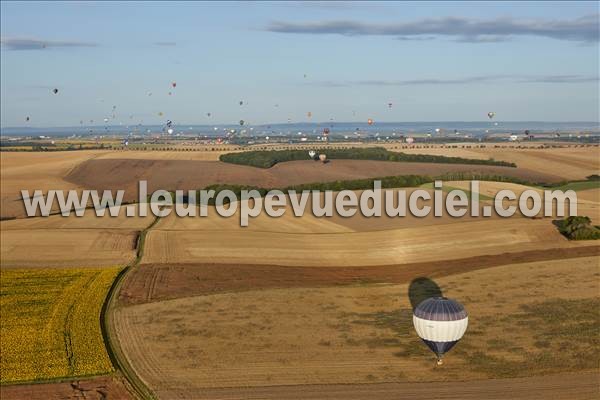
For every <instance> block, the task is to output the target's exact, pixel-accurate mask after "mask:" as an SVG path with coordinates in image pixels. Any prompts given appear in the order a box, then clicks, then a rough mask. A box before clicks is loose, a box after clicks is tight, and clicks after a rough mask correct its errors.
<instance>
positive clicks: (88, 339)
mask: <svg viewBox="0 0 600 400" xmlns="http://www.w3.org/2000/svg"><path fill="white" fill-rule="evenodd" d="M120 269H121V267H110V268H76V269H8V270H2V271H0V287H1V288H0V294H1V295H0V334H1V336H0V337H1V338H2V339H1V341H0V382H2V383H8V382H18V381H35V380H45V379H53V378H61V377H70V376H85V375H97V374H105V373H109V372H111V371H113V367H112V364H111V362H110V359H109V357H108V354H107V353H106V349H105V347H104V340H103V338H102V333H101V330H100V310H101V308H102V304H103V303H104V299H105V297H106V294H107V292H108V289H109V288H110V285H111V284H112V282H113V280H114V279H115V277H116V275H117V274H118V273H119V271H120Z"/></svg>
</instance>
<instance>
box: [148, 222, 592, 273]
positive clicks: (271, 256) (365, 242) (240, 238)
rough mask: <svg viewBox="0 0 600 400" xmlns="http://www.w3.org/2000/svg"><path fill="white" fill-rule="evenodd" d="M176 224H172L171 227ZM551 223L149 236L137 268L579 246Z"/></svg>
mask: <svg viewBox="0 0 600 400" xmlns="http://www.w3.org/2000/svg"><path fill="white" fill-rule="evenodd" d="M178 221H179V219H175V223H177V222H178ZM582 245H583V244H582V243H576V242H569V241H568V240H567V239H565V238H564V237H563V236H562V235H560V234H559V233H558V231H557V229H556V228H555V227H554V226H553V225H552V223H551V222H550V221H549V220H532V219H524V218H509V219H490V220H484V219H481V220H479V221H473V222H469V223H464V224H447V225H431V226H424V227H409V228H405V229H393V230H383V231H373V232H339V233H320V234H315V233H289V232H257V231H253V230H244V229H242V228H239V229H238V230H236V231H203V230H198V231H195V230H190V229H185V230H173V228H172V226H171V228H170V229H167V230H162V229H153V230H151V231H150V232H149V234H148V236H147V238H146V250H145V253H144V257H143V259H142V262H143V263H151V264H157V263H158V264H165V263H176V264H180V263H221V264H237V263H239V264H256V263H260V264H271V265H289V266H313V267H330V266H331V267H334V266H369V265H373V266H374V265H390V264H403V263H410V262H415V261H417V260H418V261H436V260H445V259H458V258H464V257H473V256H477V255H485V254H500V253H505V252H507V251H510V250H511V249H514V250H515V251H524V250H538V249H544V248H547V249H550V248H569V247H576V246H582Z"/></svg>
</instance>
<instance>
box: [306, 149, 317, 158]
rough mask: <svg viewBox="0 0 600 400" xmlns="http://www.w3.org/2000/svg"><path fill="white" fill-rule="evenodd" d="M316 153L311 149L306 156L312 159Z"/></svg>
mask: <svg viewBox="0 0 600 400" xmlns="http://www.w3.org/2000/svg"><path fill="white" fill-rule="evenodd" d="M316 155H317V152H316V151H314V150H311V151H309V152H308V156H309V157H310V158H312V159H314V158H315V156H316Z"/></svg>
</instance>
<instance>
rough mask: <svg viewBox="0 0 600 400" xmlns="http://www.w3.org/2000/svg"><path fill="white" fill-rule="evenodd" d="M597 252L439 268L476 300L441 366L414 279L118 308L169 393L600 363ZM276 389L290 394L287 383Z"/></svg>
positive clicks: (456, 292)
mask: <svg viewBox="0 0 600 400" xmlns="http://www.w3.org/2000/svg"><path fill="white" fill-rule="evenodd" d="M598 261H599V257H598V256H593V257H585V258H576V259H566V260H552V261H538V262H531V263H520V264H510V265H503V266H498V267H494V268H487V269H482V270H477V271H470V272H466V273H461V274H454V275H450V276H445V277H440V278H437V279H436V280H435V282H432V284H434V285H435V286H436V287H439V291H440V292H441V293H443V295H445V296H448V297H451V298H456V299H459V300H460V301H461V302H462V303H463V304H464V305H465V307H466V309H467V310H468V311H469V329H468V331H467V333H466V335H465V337H464V338H463V340H462V341H461V342H460V343H459V344H458V345H457V346H456V348H454V349H453V350H452V351H451V352H450V353H449V354H448V355H447V356H446V358H445V362H444V365H443V366H442V367H436V366H435V357H434V356H433V355H432V354H431V353H430V352H429V350H428V349H427V348H426V346H425V345H423V344H422V343H421V342H420V340H419V339H418V338H417V336H416V335H415V334H414V331H413V328H412V308H411V302H412V300H413V298H412V295H411V285H408V284H400V285H398V284H379V285H377V284H359V285H353V286H346V287H327V288H287V289H266V290H253V291H245V292H236V293H223V294H214V295H207V296H196V297H188V298H180V299H175V300H167V301H159V302H153V303H146V304H139V305H133V306H127V307H121V308H119V309H118V310H116V315H115V319H116V326H117V330H118V336H119V339H120V341H121V344H122V346H123V348H124V350H125V352H126V354H127V355H128V357H129V358H130V360H131V361H132V364H133V366H134V368H135V369H136V371H137V373H138V374H139V375H140V376H141V377H142V379H143V380H144V381H145V382H146V383H147V384H148V385H149V386H150V387H151V389H153V390H154V391H155V393H157V394H158V395H159V396H160V397H162V398H196V397H197V396H196V394H197V393H201V392H202V391H203V390H204V389H205V388H219V387H262V386H279V385H305V384H353V383H383V382H418V381H428V382H431V381H456V380H460V381H463V380H467V381H468V380H481V379H490V378H517V377H526V376H532V375H546V374H554V373H563V372H566V371H569V372H574V371H580V372H581V373H585V372H595V373H597V371H598V362H599V360H600V351H599V350H598V348H597V346H596V343H595V340H596V339H595V336H594V335H593V334H592V332H594V331H595V330H596V329H598V326H599V325H600V315H599V314H598V312H597V311H593V310H597V309H598V306H600V297H599V296H598V293H599V290H600V286H599V285H600V279H598V278H599V277H600V266H599V264H598ZM421 295H422V294H421ZM557 318H558V319H559V320H560V321H562V323H561V324H556V323H555V322H556V320H557ZM507 332H510V335H506V333H507ZM167 338H168V340H167ZM565 343H568V345H567V346H565V345H564V344H565ZM587 382H588V383H587V384H586V385H589V384H590V382H589V381H587ZM556 384H557V385H559V386H561V387H562V386H563V384H565V383H564V382H560V381H557V382H556ZM465 385H468V384H465ZM477 385H480V384H477ZM477 385H476V386H477ZM516 385H517V387H518V385H519V384H518V383H517V384H516ZM432 386H435V385H432ZM566 386H567V387H571V386H572V380H570V381H567V382H566ZM479 387H480V388H481V386H479ZM261 390H262V389H261ZM273 390H275V393H283V395H282V397H283V398H285V388H278V389H273ZM506 390H511V387H510V386H509V387H507V388H506ZM588 390H589V389H588ZM277 391H279V392H277ZM259 393H260V392H259ZM483 393H485V392H483ZM292 397H293V396H292ZM415 397H417V396H415ZM480 398H487V395H482V397H480Z"/></svg>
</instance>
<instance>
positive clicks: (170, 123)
mask: <svg viewBox="0 0 600 400" xmlns="http://www.w3.org/2000/svg"><path fill="white" fill-rule="evenodd" d="M171 125H173V122H172V121H171V120H170V119H169V120H167V127H169V128H170V127H171Z"/></svg>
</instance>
